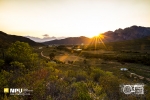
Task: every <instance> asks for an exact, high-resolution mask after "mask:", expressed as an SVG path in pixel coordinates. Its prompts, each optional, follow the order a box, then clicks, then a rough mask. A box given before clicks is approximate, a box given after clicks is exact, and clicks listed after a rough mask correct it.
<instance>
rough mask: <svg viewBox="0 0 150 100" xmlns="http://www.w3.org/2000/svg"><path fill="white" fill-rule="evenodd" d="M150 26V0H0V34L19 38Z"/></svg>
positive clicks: (90, 33) (82, 34) (62, 35)
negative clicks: (3, 33) (1, 32)
mask: <svg viewBox="0 0 150 100" xmlns="http://www.w3.org/2000/svg"><path fill="white" fill-rule="evenodd" d="M132 25H137V26H145V27H150V0H0V31H3V32H5V33H8V34H13V35H20V36H34V37H39V38H43V36H44V34H47V35H48V36H50V37H53V36H55V37H76V36H87V37H93V36H96V35H98V34H100V33H103V32H106V31H114V30H116V29H118V28H126V27H130V26H132Z"/></svg>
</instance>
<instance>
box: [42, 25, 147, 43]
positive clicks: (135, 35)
mask: <svg viewBox="0 0 150 100" xmlns="http://www.w3.org/2000/svg"><path fill="white" fill-rule="evenodd" d="M100 35H103V36H104V38H102V39H101V40H102V41H103V42H117V41H126V40H134V39H139V38H144V37H147V36H150V27H142V26H136V25H133V26H131V27H127V28H124V29H121V28H119V29H116V30H115V31H107V32H104V33H102V34H100ZM81 37H82V36H81ZM81 37H69V38H65V39H61V40H52V41H47V42H43V44H46V45H51V44H82V43H83V44H89V43H90V41H92V39H93V38H88V37H84V36H83V37H84V38H83V40H82V38H81ZM85 38H87V39H85ZM85 40H86V41H88V42H86V41H85ZM77 41H78V42H77Z"/></svg>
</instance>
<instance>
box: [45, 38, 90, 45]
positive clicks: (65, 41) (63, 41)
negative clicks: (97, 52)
mask: <svg viewBox="0 0 150 100" xmlns="http://www.w3.org/2000/svg"><path fill="white" fill-rule="evenodd" d="M90 41H91V39H90V38H87V37H84V36H80V37H69V38H65V39H61V40H53V41H48V42H43V44H46V45H51V44H62V45H70V44H82V43H83V44H89V43H90Z"/></svg>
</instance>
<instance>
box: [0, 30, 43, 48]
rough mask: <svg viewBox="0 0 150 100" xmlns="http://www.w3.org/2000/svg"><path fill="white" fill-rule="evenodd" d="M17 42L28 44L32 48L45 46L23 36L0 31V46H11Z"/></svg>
mask: <svg viewBox="0 0 150 100" xmlns="http://www.w3.org/2000/svg"><path fill="white" fill-rule="evenodd" d="M16 41H21V42H27V43H29V45H31V46H40V45H43V44H40V43H36V42H34V41H32V40H30V39H28V38H25V37H22V36H16V35H8V34H6V33H4V32H2V31H0V46H9V45H10V44H11V43H14V42H16Z"/></svg>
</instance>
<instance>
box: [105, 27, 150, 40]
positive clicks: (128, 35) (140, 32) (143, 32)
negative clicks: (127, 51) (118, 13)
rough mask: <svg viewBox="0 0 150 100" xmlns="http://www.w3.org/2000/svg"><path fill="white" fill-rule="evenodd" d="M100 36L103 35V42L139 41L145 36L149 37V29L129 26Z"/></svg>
mask: <svg viewBox="0 0 150 100" xmlns="http://www.w3.org/2000/svg"><path fill="white" fill-rule="evenodd" d="M102 35H104V38H103V41H104V42H115V41H124V40H133V39H140V38H144V37H146V36H150V27H142V26H131V27H127V28H125V29H121V28H120V29H117V30H115V31H114V32H112V31H108V32H105V33H103V34H102Z"/></svg>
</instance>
